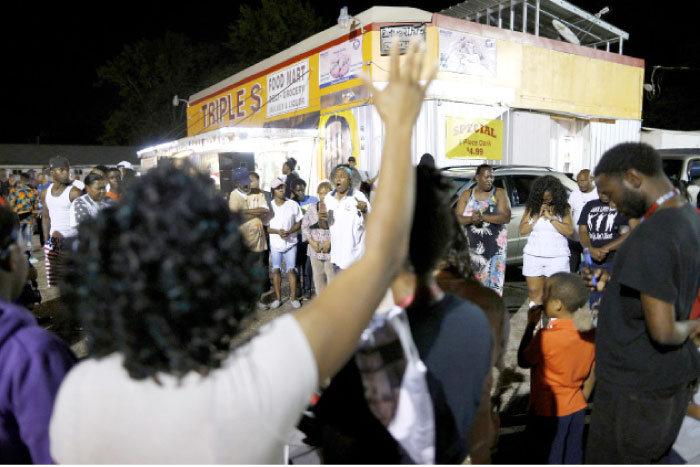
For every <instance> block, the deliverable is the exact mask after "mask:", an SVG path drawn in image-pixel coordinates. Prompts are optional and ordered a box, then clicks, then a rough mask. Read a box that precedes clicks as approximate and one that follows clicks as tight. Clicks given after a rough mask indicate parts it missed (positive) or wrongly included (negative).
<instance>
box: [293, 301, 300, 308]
mask: <svg viewBox="0 0 700 467" xmlns="http://www.w3.org/2000/svg"><path fill="white" fill-rule="evenodd" d="M292 306H293V307H294V308H301V303H299V300H292Z"/></svg>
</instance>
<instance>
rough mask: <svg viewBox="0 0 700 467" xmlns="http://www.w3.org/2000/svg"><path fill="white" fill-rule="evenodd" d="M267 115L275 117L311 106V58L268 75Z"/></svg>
mask: <svg viewBox="0 0 700 467" xmlns="http://www.w3.org/2000/svg"><path fill="white" fill-rule="evenodd" d="M267 95H268V96H269V99H270V100H269V102H268V103H267V106H266V107H267V116H268V117H274V116H275V115H281V114H285V113H288V112H293V111H295V110H301V109H305V108H307V107H308V106H309V60H308V59H306V60H302V61H301V62H298V63H295V64H294V65H292V66H289V67H287V68H284V69H282V70H279V71H277V72H275V73H270V74H269V75H268V76H267Z"/></svg>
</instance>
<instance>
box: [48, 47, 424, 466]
mask: <svg viewBox="0 0 700 467" xmlns="http://www.w3.org/2000/svg"><path fill="white" fill-rule="evenodd" d="M420 47H421V44H419V43H417V42H414V43H413V44H412V45H411V46H410V49H409V52H408V53H407V54H406V56H405V57H404V60H405V62H404V65H403V66H399V51H398V44H394V46H393V48H392V54H391V65H390V70H391V71H390V73H389V84H388V85H387V87H386V88H384V89H383V90H382V91H377V90H376V89H375V88H374V86H373V85H372V83H371V82H370V81H367V85H368V86H369V87H370V89H371V90H372V93H373V100H374V105H375V107H376V108H377V110H378V111H379V114H380V115H381V117H382V119H383V121H384V124H385V131H386V132H385V141H386V142H387V143H386V145H385V147H384V152H383V157H382V170H384V169H386V173H388V172H389V171H391V173H392V176H391V177H388V178H387V179H386V180H385V181H384V182H383V183H382V184H381V185H380V186H379V188H378V190H377V195H376V200H375V205H374V209H373V213H372V214H371V215H370V216H369V218H368V222H367V223H368V225H367V233H366V253H365V255H364V256H363V257H362V258H361V259H360V260H359V261H357V262H356V263H355V264H353V265H352V266H351V267H350V268H348V269H347V270H345V271H342V272H341V273H340V274H338V275H337V276H336V277H335V278H334V279H333V281H332V282H331V283H330V284H329V285H328V287H326V288H325V289H324V290H323V291H322V292H321V293H320V294H319V295H318V296H317V297H316V298H315V299H314V300H312V301H310V302H309V304H308V305H307V306H305V307H304V308H302V309H301V310H299V311H297V312H295V313H292V314H286V315H284V316H282V317H279V318H277V319H275V320H273V321H272V322H271V323H269V324H268V325H266V326H264V327H263V328H261V329H260V330H259V331H257V332H255V333H253V332H248V333H246V334H243V333H244V332H245V331H246V330H248V331H250V329H249V328H250V318H251V317H252V315H251V310H253V309H254V306H255V303H256V300H257V298H258V296H259V292H260V287H259V284H260V283H261V280H262V276H263V274H264V273H265V271H261V270H259V269H257V268H256V267H254V263H255V257H254V255H253V254H252V253H250V252H249V251H248V249H247V248H246V247H245V246H244V244H243V242H242V238H241V234H240V233H239V232H238V227H237V226H238V222H239V217H238V215H237V214H236V213H233V212H231V211H230V210H229V209H228V208H227V206H226V202H225V201H224V200H223V199H222V198H221V197H220V195H219V194H218V192H217V191H216V188H215V187H214V185H213V183H212V182H211V181H210V180H209V178H208V177H206V176H204V175H201V174H194V175H188V174H186V173H185V172H184V171H182V170H178V169H176V168H172V167H171V168H168V167H158V168H156V169H153V170H151V171H149V172H148V173H147V174H145V175H144V176H143V177H141V179H140V180H139V181H136V182H135V183H134V186H133V187H132V188H131V189H130V190H128V192H127V193H126V194H125V197H124V199H123V201H122V203H121V204H119V205H118V206H115V207H110V208H108V209H106V210H104V211H102V212H101V213H100V214H99V215H98V216H97V218H96V219H91V220H88V221H86V223H85V224H83V226H82V228H81V230H80V232H79V244H78V245H79V246H78V248H77V251H76V252H74V253H73V254H72V256H71V267H70V268H68V269H69V272H70V274H69V277H67V280H66V286H65V288H64V290H63V292H62V297H63V298H64V299H65V300H66V301H67V304H68V306H69V307H71V308H72V309H73V311H74V312H76V313H77V314H78V316H79V318H80V320H81V322H82V325H83V328H84V330H85V333H86V335H87V341H88V345H89V353H90V355H91V357H92V358H89V359H87V360H85V361H83V362H81V363H80V364H79V365H78V366H77V367H76V368H75V369H74V370H73V371H71V373H69V375H68V377H67V379H66V380H65V382H64V384H63V385H62V386H61V389H60V391H59V395H58V398H57V401H56V405H55V408H54V412H53V417H52V420H51V433H50V434H51V452H52V454H53V457H54V459H55V460H56V461H57V462H60V463H71V464H82V463H114V464H126V463H140V464H151V463H197V464H211V463H228V464H239V463H242V464H260V463H263V464H270V463H282V462H284V446H285V443H286V442H287V439H288V437H289V434H290V433H291V431H292V429H293V428H294V427H295V426H296V424H297V423H298V421H299V419H300V416H301V412H302V411H303V410H304V409H305V408H306V406H307V404H308V402H309V400H310V397H311V395H312V394H313V392H314V391H315V390H316V388H317V387H318V384H319V382H320V381H324V380H325V379H326V378H328V377H329V376H331V375H332V374H334V373H335V372H336V371H337V370H338V369H339V368H340V367H341V365H343V363H344V362H345V361H346V360H347V358H348V357H349V356H350V354H351V353H352V351H353V350H354V348H355V345H356V344H357V341H358V339H359V337H360V334H361V333H362V331H363V330H364V329H365V327H366V326H367V324H368V322H369V320H370V318H371V316H372V315H373V313H374V311H375V308H376V307H377V305H378V304H379V302H380V300H381V299H382V297H383V296H384V294H385V292H386V290H387V288H388V286H389V284H390V283H391V281H392V280H393V278H394V276H395V275H396V273H397V271H398V269H399V267H400V265H401V264H402V263H403V261H404V258H405V256H406V252H407V248H408V236H409V231H410V226H411V222H412V213H413V204H414V192H415V182H414V178H415V175H414V173H415V171H414V170H413V167H412V165H411V146H410V144H411V143H410V142H411V139H412V138H411V133H412V130H413V125H414V123H415V121H416V118H417V116H418V113H419V111H420V108H421V104H422V102H423V99H424V96H425V90H426V87H427V86H428V84H429V83H430V81H431V80H432V77H433V75H434V73H435V67H434V66H433V67H431V69H430V70H428V69H427V68H428V65H429V64H428V59H427V56H426V53H425V51H424V50H419V48H420ZM421 80H425V82H426V84H425V85H421V84H420V82H421ZM338 304H342V306H338ZM242 336H247V337H248V341H247V342H243V343H241V340H242V339H241V337H242Z"/></svg>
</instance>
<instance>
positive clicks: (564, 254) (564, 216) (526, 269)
mask: <svg viewBox="0 0 700 467" xmlns="http://www.w3.org/2000/svg"><path fill="white" fill-rule="evenodd" d="M567 199H568V195H567V193H566V189H565V188H564V185H562V183H561V182H560V181H559V180H558V179H557V178H556V177H553V176H552V175H545V176H544V177H540V178H538V179H537V180H535V182H534V183H533V184H532V189H531V190H530V196H529V198H528V200H527V204H526V208H525V214H524V215H523V218H522V220H521V221H520V235H526V234H528V233H529V234H530V237H528V239H527V244H526V245H525V248H524V249H523V276H525V281H526V282H527V290H528V295H529V296H530V307H532V306H535V305H541V304H542V292H543V289H544V282H545V279H546V278H547V277H549V276H551V275H552V274H555V273H557V272H569V254H570V253H569V243H568V241H567V239H566V237H567V236H568V235H571V233H572V232H573V230H574V224H573V221H572V219H571V208H570V207H569V204H568V201H567Z"/></svg>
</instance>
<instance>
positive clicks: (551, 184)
mask: <svg viewBox="0 0 700 467" xmlns="http://www.w3.org/2000/svg"><path fill="white" fill-rule="evenodd" d="M545 191H548V192H550V193H551V195H552V207H553V208H554V211H553V214H555V215H557V216H561V217H564V216H566V214H567V212H568V210H569V195H568V194H567V192H566V188H564V185H563V184H562V183H561V181H559V179H558V178H557V177H555V176H553V175H544V176H542V177H539V178H538V179H537V180H535V181H534V182H533V183H532V187H531V188H530V196H529V197H528V199H527V204H526V205H525V207H526V209H528V210H529V211H530V213H531V214H539V212H540V208H541V207H542V196H543V195H544V192H545Z"/></svg>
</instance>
